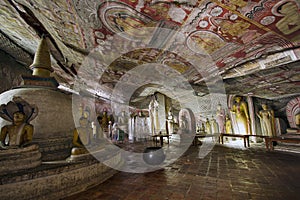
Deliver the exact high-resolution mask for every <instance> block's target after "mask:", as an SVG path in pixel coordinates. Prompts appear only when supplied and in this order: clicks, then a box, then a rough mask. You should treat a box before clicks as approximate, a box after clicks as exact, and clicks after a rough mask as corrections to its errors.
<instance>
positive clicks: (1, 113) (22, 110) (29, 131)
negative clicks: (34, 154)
mask: <svg viewBox="0 0 300 200" xmlns="http://www.w3.org/2000/svg"><path fill="white" fill-rule="evenodd" d="M37 113H38V109H37V107H36V106H35V105H30V104H28V103H27V102H26V101H24V100H23V99H22V98H21V97H13V100H12V101H10V102H8V103H7V104H2V105H1V106H0V117H2V118H3V119H5V120H7V121H10V122H12V124H10V125H5V126H3V127H2V128H1V133H0V149H9V148H20V147H25V146H28V145H29V144H30V142H31V141H32V136H33V131H34V129H33V126H32V125H31V124H30V123H29V121H31V120H33V119H34V118H35V117H36V116H37ZM6 138H8V142H7V143H6Z"/></svg>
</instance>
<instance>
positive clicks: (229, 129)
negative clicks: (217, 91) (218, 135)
mask: <svg viewBox="0 0 300 200" xmlns="http://www.w3.org/2000/svg"><path fill="white" fill-rule="evenodd" d="M232 130H233V129H232V123H231V120H230V117H229V115H228V114H227V115H226V117H225V132H226V133H229V134H231V133H232Z"/></svg>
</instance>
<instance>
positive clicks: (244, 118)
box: [230, 96, 251, 134]
mask: <svg viewBox="0 0 300 200" xmlns="http://www.w3.org/2000/svg"><path fill="white" fill-rule="evenodd" d="M234 100H235V103H234V104H233V106H232V109H231V110H230V112H232V113H233V114H234V115H235V126H236V127H235V128H236V130H235V133H237V134H251V131H250V118H249V113H248V105H247V103H246V102H245V101H243V100H242V97H241V96H236V97H235V98H234Z"/></svg>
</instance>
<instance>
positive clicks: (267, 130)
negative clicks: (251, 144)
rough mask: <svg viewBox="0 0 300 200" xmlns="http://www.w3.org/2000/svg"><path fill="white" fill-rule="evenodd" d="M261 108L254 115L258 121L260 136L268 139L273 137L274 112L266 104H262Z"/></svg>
mask: <svg viewBox="0 0 300 200" xmlns="http://www.w3.org/2000/svg"><path fill="white" fill-rule="evenodd" d="M261 107H262V110H260V111H259V112H258V113H256V115H257V116H258V118H259V119H260V125H261V130H262V134H263V135H266V136H270V137H272V136H275V126H274V122H275V121H274V111H273V110H272V109H269V108H268V106H267V105H266V104H262V105H261Z"/></svg>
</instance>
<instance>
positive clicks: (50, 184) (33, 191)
mask: <svg viewBox="0 0 300 200" xmlns="http://www.w3.org/2000/svg"><path fill="white" fill-rule="evenodd" d="M107 162H113V164H117V163H119V164H120V165H122V160H121V154H120V153H118V154H115V155H114V156H112V157H111V158H110V159H108V160H107ZM116 173H117V171H116V170H114V169H112V168H110V167H108V166H107V165H105V164H103V163H100V162H99V161H97V160H96V159H91V160H86V161H85V162H76V163H68V162H66V161H65V160H61V161H56V162H55V161H52V162H43V163H42V165H40V166H39V167H37V168H35V169H30V170H26V171H24V172H23V173H14V174H8V175H3V176H0V185H1V187H0V192H1V199H14V200H24V199H61V198H63V197H67V196H70V195H73V194H76V193H79V192H82V191H84V190H86V189H87V188H90V187H94V186H96V185H98V184H100V183H102V182H104V181H105V180H107V179H108V178H110V177H111V176H113V175H114V174H116Z"/></svg>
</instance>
